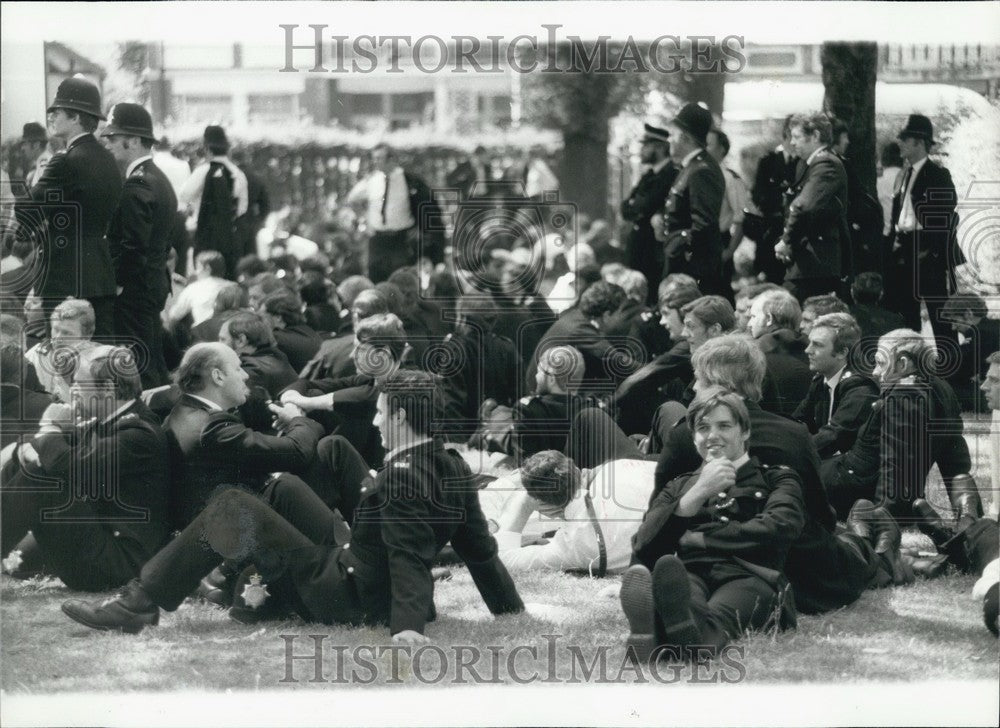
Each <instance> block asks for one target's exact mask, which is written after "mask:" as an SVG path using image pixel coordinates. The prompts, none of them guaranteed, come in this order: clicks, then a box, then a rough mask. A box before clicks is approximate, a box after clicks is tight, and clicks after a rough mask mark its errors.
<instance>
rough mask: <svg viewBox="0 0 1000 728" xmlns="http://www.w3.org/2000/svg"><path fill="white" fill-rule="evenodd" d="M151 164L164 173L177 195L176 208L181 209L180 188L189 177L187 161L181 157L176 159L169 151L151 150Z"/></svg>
mask: <svg viewBox="0 0 1000 728" xmlns="http://www.w3.org/2000/svg"><path fill="white" fill-rule="evenodd" d="M153 164H155V165H156V166H157V167H159V168H160V169H161V170H162V171H163V174H164V175H166V178H167V180H169V182H170V186H171V187H173V188H174V194H175V195H177V209H179V210H183V209H184V205H183V204H182V203H181V201H180V197H181V189H182V188H183V187H184V183H185V182H187V181H188V178H190V177H191V168H190V167H189V166H188V163H187V162H185V161H184V160H183V159H178V158H177V157H175V156H174V155H173V154H171V153H170V152H153Z"/></svg>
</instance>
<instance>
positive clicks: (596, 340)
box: [525, 308, 621, 391]
mask: <svg viewBox="0 0 1000 728" xmlns="http://www.w3.org/2000/svg"><path fill="white" fill-rule="evenodd" d="M554 346H572V347H574V348H576V349H577V350H578V351H579V352H580V354H582V355H583V365H584V370H583V378H584V379H585V380H597V381H608V380H609V378H615V377H613V376H612V372H611V371H609V368H608V366H607V357H608V355H609V354H610V353H611V352H612V345H611V342H609V341H608V339H607V337H606V336H605V334H604V333H603V332H602V331H601V330H600V329H599V328H598V327H597V325H596V324H595V323H594V322H592V321H591V320H589V319H588V318H586V317H585V316H584V315H583V313H581V312H580V310H579V309H578V308H574V309H572V310H570V311H567V312H566V313H564V314H563V315H562V317H560V318H559V319H558V320H557V321H556V322H555V323H553V324H552V326H550V327H549V330H548V331H546V332H545V335H544V336H543V337H542V339H541V341H539V342H538V347H537V348H536V349H535V353H534V355H533V356H532V357H531V361H530V362H529V363H528V369H527V373H526V376H525V381H526V383H527V387H528V390H527V391H531V390H533V389H534V388H535V372H537V371H538V359H539V357H540V356H541V354H542V352H544V351H545V350H546V349H551V348H552V347H554ZM617 378H621V377H617Z"/></svg>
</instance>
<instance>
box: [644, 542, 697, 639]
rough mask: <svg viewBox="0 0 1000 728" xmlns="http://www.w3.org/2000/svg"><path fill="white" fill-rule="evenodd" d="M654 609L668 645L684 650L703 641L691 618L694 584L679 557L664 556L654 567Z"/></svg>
mask: <svg viewBox="0 0 1000 728" xmlns="http://www.w3.org/2000/svg"><path fill="white" fill-rule="evenodd" d="M653 605H654V606H655V607H656V614H657V616H658V617H659V618H660V622H661V623H662V624H663V636H664V641H665V642H666V644H668V645H676V646H678V647H681V648H682V649H683V648H686V647H689V646H691V645H697V644H698V643H699V642H700V641H701V631H700V630H699V629H698V626H697V625H696V624H695V623H694V619H693V618H692V617H691V582H690V581H689V580H688V573H687V569H685V568H684V562H683V561H681V560H680V559H679V558H677V557H676V556H661V557H660V558H659V559H658V560H657V561H656V566H654V567H653Z"/></svg>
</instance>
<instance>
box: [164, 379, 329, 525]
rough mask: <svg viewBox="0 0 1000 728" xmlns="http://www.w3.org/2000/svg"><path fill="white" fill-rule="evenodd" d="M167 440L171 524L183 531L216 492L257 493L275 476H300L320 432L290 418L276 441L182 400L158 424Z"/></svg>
mask: <svg viewBox="0 0 1000 728" xmlns="http://www.w3.org/2000/svg"><path fill="white" fill-rule="evenodd" d="M163 426H164V428H165V429H166V430H167V432H168V437H169V438H170V440H171V450H172V452H171V459H172V461H173V462H172V473H173V477H172V480H173V487H174V495H173V501H174V502H173V504H172V505H173V510H174V523H175V525H176V526H178V527H183V526H185V525H187V524H188V523H190V522H191V521H192V520H193V519H194V517H195V516H196V515H198V513H200V512H201V510H202V509H203V508H204V507H205V505H206V504H207V503H208V501H209V500H210V499H211V497H212V495H213V494H214V493H215V492H216V490H218V489H219V488H228V487H239V488H244V489H246V490H249V491H252V492H255V493H259V492H260V491H261V490H263V489H264V486H265V484H266V482H267V480H268V478H269V477H270V475H271V473H275V472H291V473H303V472H305V471H306V470H307V469H308V467H309V465H310V464H311V463H312V461H313V458H314V456H315V453H316V447H317V445H318V444H319V440H320V438H321V437H322V436H323V428H322V427H321V426H320V425H319V423H317V422H314V421H313V420H311V419H309V418H308V417H296V418H295V419H293V420H292V421H291V422H290V423H289V425H288V429H287V430H286V431H285V432H284V434H283V435H282V436H281V437H276V436H273V435H265V434H263V433H260V432H256V431H254V430H251V429H250V428H248V427H247V426H246V425H244V424H243V422H242V421H241V420H240V418H239V417H238V416H237V415H236V414H234V413H233V412H224V411H221V410H214V409H212V408H211V407H210V406H209V405H207V404H206V403H205V402H203V401H201V400H200V399H197V398H195V397H192V396H190V395H187V394H183V395H181V398H180V399H179V400H178V402H177V403H176V404H175V405H174V408H173V410H171V412H170V415H169V416H168V417H167V419H166V420H165V421H164V423H163Z"/></svg>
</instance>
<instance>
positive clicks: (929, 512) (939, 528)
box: [913, 498, 955, 548]
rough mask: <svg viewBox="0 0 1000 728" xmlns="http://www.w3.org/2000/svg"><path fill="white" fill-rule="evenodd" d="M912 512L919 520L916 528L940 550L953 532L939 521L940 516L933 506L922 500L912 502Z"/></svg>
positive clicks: (952, 535) (951, 536)
mask: <svg viewBox="0 0 1000 728" xmlns="http://www.w3.org/2000/svg"><path fill="white" fill-rule="evenodd" d="M913 512H914V513H916V514H917V517H918V518H919V519H920V520H918V521H917V528H919V529H920V532H921V533H923V534H924V535H925V536H927V537H928V538H930V540H931V541H933V542H934V545H935V546H937V547H938V548H941V546H942V545H944V544H946V543H948V541H950V540H951V539H952V538H953V537H954V535H955V532H954V531H952V530H951V529H950V528H948V526H946V525H945V523H944V521H942V520H941V516H939V515H938V512H937V511H936V510H935V509H934V506H932V505H931V504H930V503H928V502H927V501H925V500H924V499H923V498H917V499H916V500H915V501H913Z"/></svg>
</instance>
